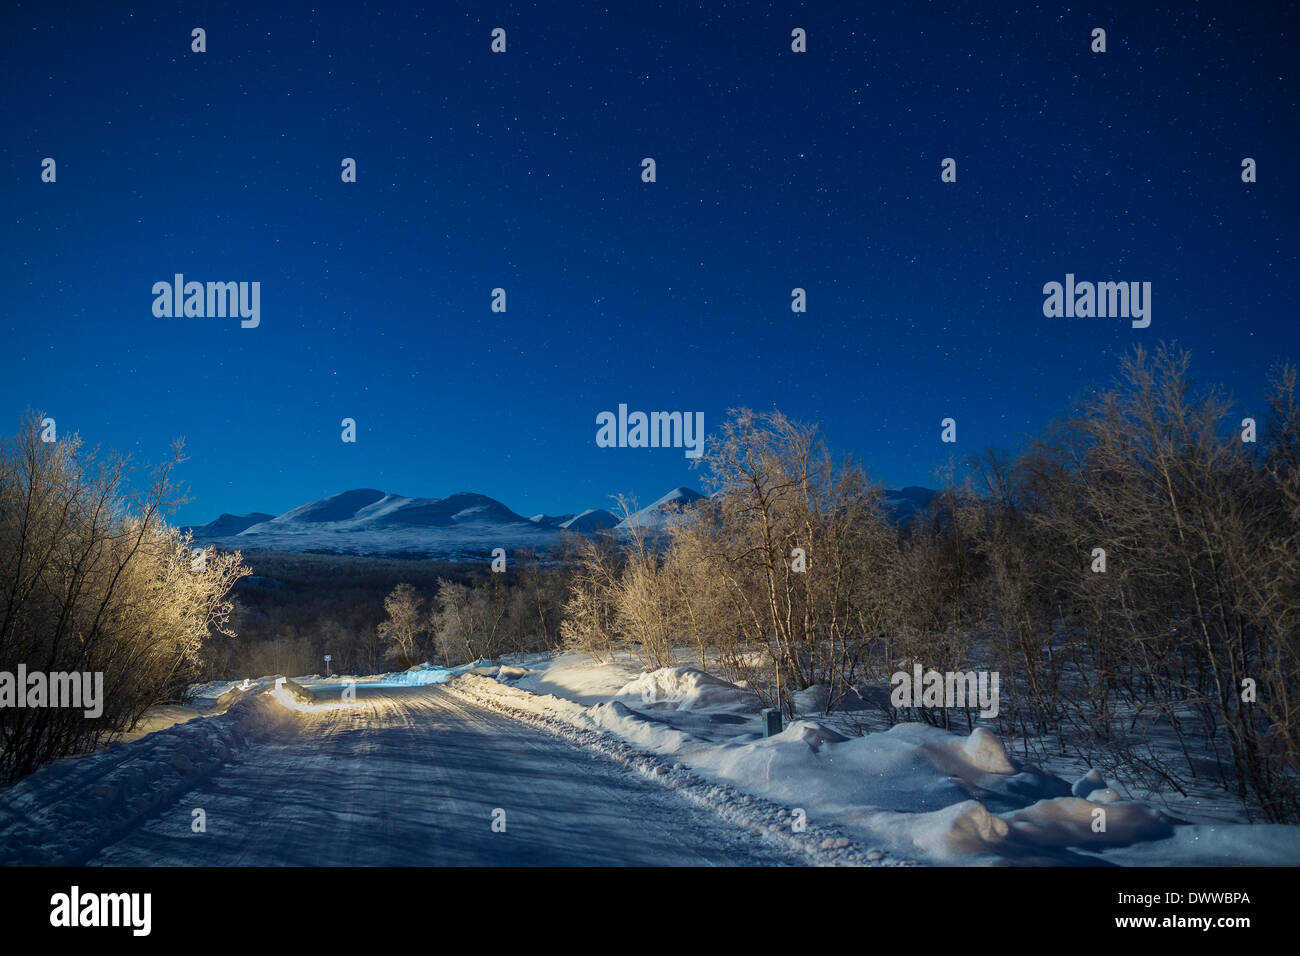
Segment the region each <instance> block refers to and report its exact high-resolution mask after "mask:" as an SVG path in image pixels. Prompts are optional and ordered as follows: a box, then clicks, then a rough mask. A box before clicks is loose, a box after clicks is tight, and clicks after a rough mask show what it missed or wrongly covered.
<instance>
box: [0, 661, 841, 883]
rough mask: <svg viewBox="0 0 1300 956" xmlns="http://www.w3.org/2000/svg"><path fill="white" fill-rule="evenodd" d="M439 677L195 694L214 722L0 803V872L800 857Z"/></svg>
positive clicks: (54, 772) (423, 674)
mask: <svg viewBox="0 0 1300 956" xmlns="http://www.w3.org/2000/svg"><path fill="white" fill-rule="evenodd" d="M450 676H454V674H451V673H449V672H447V671H441V670H440V669H437V668H429V667H424V668H420V669H418V670H416V671H414V672H407V673H402V674H394V675H384V676H381V677H378V678H366V679H363V680H361V681H358V682H357V686H356V695H355V700H348V699H346V697H345V695H344V690H345V683H344V682H343V681H341V680H340V679H338V678H300V679H298V680H296V681H290V682H286V683H285V684H284V685H283V686H280V687H277V686H276V681H275V679H274V678H264V679H259V680H257V681H251V682H249V685H248V687H247V688H245V687H243V683H242V682H230V683H219V684H212V685H206V686H204V687H202V688H196V690H198V691H199V692H200V693H199V694H198V698H197V699H199V700H201V702H202V703H204V704H206V705H207V709H206V710H205V711H204V713H205V714H207V716H202V717H197V718H194V719H191V720H189V721H187V722H184V723H177V724H173V725H172V726H169V727H166V728H165V729H161V730H157V731H155V732H153V733H149V734H147V735H145V736H143V737H140V738H139V739H136V740H133V741H131V742H129V743H125V744H121V745H117V746H113V747H110V748H108V749H106V750H103V751H100V752H97V753H94V754H91V755H88V756H84V757H79V758H70V759H67V760H63V761H59V762H58V763H55V764H52V765H50V766H48V767H45V768H43V769H41V770H40V771H38V772H37V773H35V774H33V775H31V776H30V777H28V778H26V779H24V780H22V781H20V782H19V783H18V784H16V785H15V786H13V787H10V788H8V789H7V790H4V791H0V864H5V865H13V864H44V865H60V864H61V865H83V864H85V865H188V864H194V865H231V864H235V865H278V864H288V865H329V866H351V865H427V864H454V865H477V864H491V865H520V864H523V865H532V864H548V865H655V864H668V865H788V864H791V863H802V862H805V861H806V860H807V859H808V858H809V857H808V856H807V854H805V853H803V852H801V843H802V842H806V841H791V840H789V839H783V838H779V837H774V838H773V837H767V835H766V834H764V833H757V832H756V831H754V830H752V829H750V828H747V827H745V826H743V825H739V824H738V823H737V822H734V821H728V820H725V819H722V818H720V817H719V816H718V815H717V814H715V813H714V812H712V809H711V808H710V807H708V806H701V805H700V804H698V803H693V802H691V801H689V800H683V799H682V798H681V797H680V796H678V795H677V794H675V793H673V792H672V791H671V790H670V789H668V788H665V787H663V786H661V785H660V784H659V783H658V782H656V781H654V780H652V779H650V778H649V775H647V774H644V773H638V772H636V771H635V768H632V767H629V766H627V765H625V764H624V763H621V762H619V761H616V760H610V759H609V758H607V757H606V756H604V755H601V754H599V753H597V752H594V751H592V750H589V749H587V748H583V747H580V746H575V745H574V744H573V743H572V742H570V741H567V740H564V739H561V738H558V737H556V736H555V735H554V734H551V733H549V732H547V731H545V730H541V729H538V728H535V727H532V726H529V725H528V724H525V723H521V722H519V721H518V720H516V719H514V718H512V717H507V716H502V715H501V714H498V713H495V712H493V711H492V710H488V709H484V708H481V707H477V706H475V705H473V704H471V703H468V702H466V701H464V700H463V699H462V698H460V697H458V696H455V695H452V694H450V693H449V692H448V691H447V690H446V687H445V686H444V685H442V684H440V683H439V681H440V680H442V679H445V678H447V677H450ZM196 811H202V820H203V824H204V830H203V832H196V830H195V829H194V827H195V821H196V820H198V819H199V816H198V815H197V814H196ZM498 821H499V826H500V825H501V824H503V826H500V828H494V823H498ZM817 852H818V850H817V848H816V847H814V848H813V854H814V856H815V855H816V853H817Z"/></svg>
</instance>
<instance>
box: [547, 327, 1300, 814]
mask: <svg viewBox="0 0 1300 956" xmlns="http://www.w3.org/2000/svg"><path fill="white" fill-rule="evenodd" d="M1295 384H1296V376H1295V372H1294V370H1293V369H1284V370H1283V371H1282V372H1280V373H1279V374H1278V377H1277V378H1276V380H1275V381H1274V382H1273V383H1272V389H1271V393H1270V397H1269V399H1268V407H1267V414H1261V415H1260V416H1259V421H1258V422H1257V423H1254V424H1252V423H1251V422H1248V421H1245V420H1244V419H1242V418H1238V417H1236V416H1233V415H1231V405H1230V403H1229V401H1228V400H1227V399H1226V398H1225V396H1224V395H1223V393H1222V391H1221V390H1220V389H1218V388H1207V389H1203V390H1199V391H1198V390H1195V389H1193V387H1192V385H1191V382H1190V380H1189V376H1188V355H1187V353H1186V352H1183V351H1179V350H1177V349H1172V348H1170V349H1166V348H1161V349H1160V350H1159V351H1157V352H1156V353H1155V354H1154V355H1152V354H1149V353H1147V352H1145V351H1143V350H1140V349H1139V350H1137V351H1136V352H1135V353H1133V354H1132V355H1130V356H1129V357H1128V358H1127V359H1126V360H1125V361H1124V362H1123V364H1122V369H1121V374H1120V376H1119V379H1118V380H1117V382H1116V383H1115V384H1114V385H1113V386H1112V387H1110V388H1108V389H1106V390H1104V391H1102V392H1100V393H1099V394H1095V395H1093V396H1092V397H1089V398H1087V399H1086V400H1082V401H1080V402H1079V403H1078V404H1077V406H1076V407H1074V408H1073V409H1072V410H1071V412H1070V413H1069V414H1068V415H1067V416H1066V418H1065V419H1064V420H1063V421H1061V422H1060V423H1059V424H1058V425H1056V426H1054V427H1053V428H1051V430H1050V431H1049V433H1048V434H1046V435H1044V436H1043V437H1042V438H1041V439H1039V440H1037V441H1034V442H1033V443H1032V444H1031V445H1030V446H1029V447H1028V448H1026V449H1024V450H1023V451H1022V452H1020V453H1019V454H1016V455H1011V454H1008V453H1005V452H1000V451H996V450H989V451H986V452H984V453H983V454H980V455H978V456H974V457H972V458H971V459H968V460H966V461H962V462H957V463H954V466H953V467H952V469H951V470H950V474H949V475H948V476H947V480H946V481H945V482H944V487H943V488H942V490H941V491H940V493H939V494H938V495H937V496H936V498H935V499H934V501H933V502H932V505H931V508H930V510H929V512H928V513H927V514H924V515H922V516H921V517H919V518H917V519H916V520H913V521H910V522H907V523H906V524H904V525H903V526H901V527H900V526H898V525H897V524H896V523H895V522H894V521H893V520H892V519H891V516H890V515H889V513H888V509H887V508H886V506H885V503H884V501H883V500H882V494H881V489H880V488H879V486H877V485H875V484H873V483H872V482H871V481H870V480H869V479H868V477H867V475H866V473H865V472H864V470H863V469H862V467H861V466H860V465H858V464H857V463H855V462H853V461H841V460H836V459H834V458H833V457H832V456H831V455H830V454H829V452H828V451H827V449H826V447H825V445H824V444H823V443H822V442H821V441H820V440H819V439H818V437H817V435H816V432H815V430H814V429H813V428H811V427H808V426H805V425H801V424H798V423H796V422H792V421H790V420H789V419H787V418H786V417H785V416H783V415H781V414H780V413H778V412H772V413H767V414H758V413H755V412H752V411H749V410H741V411H737V412H733V413H732V414H731V416H730V417H729V419H728V420H727V421H726V422H725V423H724V425H723V427H722V429H721V433H720V434H719V435H718V436H716V437H715V438H714V439H713V440H712V442H711V444H710V446H709V448H708V450H707V453H706V456H705V459H704V463H705V468H706V472H707V486H708V490H709V491H710V492H711V495H710V496H709V497H707V498H706V499H704V500H702V501H700V502H697V503H696V504H695V505H694V506H693V507H691V508H689V509H688V510H687V511H685V512H683V513H682V514H681V515H680V517H679V518H678V519H677V520H676V521H675V522H673V523H672V525H671V527H670V530H669V532H668V533H667V534H664V535H661V536H660V535H656V534H654V533H653V532H649V531H641V532H634V533H632V534H630V535H627V536H625V537H624V538H622V539H621V540H615V539H612V538H604V539H600V540H594V541H588V542H585V543H584V544H583V545H582V546H581V551H580V555H579V560H578V562H577V565H576V567H575V570H574V578H573V582H572V587H571V591H570V595H569V598H568V600H567V602H566V604H565V608H564V618H563V622H562V624H561V633H562V636H563V639H564V642H565V644H566V646H568V647H570V648H574V649H578V650H582V651H585V652H588V653H591V654H594V655H598V656H600V655H607V654H609V653H611V652H613V651H615V650H619V649H627V650H631V651H633V652H635V653H636V654H637V655H638V656H639V657H640V658H641V659H642V660H643V661H644V662H645V663H646V664H647V665H650V666H662V665H665V664H669V663H673V662H675V661H676V657H677V653H678V649H680V648H683V647H689V648H692V649H693V651H694V656H695V657H696V659H697V661H698V663H699V664H700V665H701V666H704V667H708V668H711V669H712V670H714V671H716V672H719V673H722V674H724V675H725V676H727V677H729V678H731V679H733V680H737V681H744V682H745V683H746V685H747V686H749V687H751V688H753V689H754V690H755V691H756V692H757V693H758V694H759V695H760V697H762V698H763V699H764V700H765V701H767V702H768V704H769V705H775V704H780V705H781V706H783V707H785V708H786V709H787V710H792V709H793V708H792V695H793V694H794V693H796V692H798V691H801V690H804V689H807V688H810V687H814V686H819V687H821V688H823V689H824V695H823V698H822V699H824V700H825V706H826V708H827V709H830V708H834V707H837V706H846V705H848V706H855V705H856V706H862V705H863V703H862V702H863V701H874V702H879V701H884V703H883V705H881V706H882V707H883V708H884V709H885V711H886V714H887V716H888V718H889V719H891V720H894V719H924V720H930V721H936V722H942V723H947V722H948V721H950V720H952V719H953V718H954V717H957V718H958V719H961V718H962V717H963V716H964V717H965V719H966V721H967V722H969V720H970V718H971V715H970V713H969V711H968V712H967V713H966V714H965V715H962V714H956V715H954V713H953V712H952V711H950V710H938V711H935V710H920V711H910V710H909V711H907V712H900V711H898V710H895V709H893V708H891V707H890V705H889V702H888V694H887V693H881V691H887V689H888V688H889V681H890V675H891V674H892V673H894V672H896V671H899V670H902V671H907V672H910V671H911V670H912V667H913V665H914V664H920V665H921V666H922V667H923V668H924V669H925V670H927V671H928V670H935V671H939V672H947V671H969V670H990V671H995V672H997V673H998V674H999V676H1000V691H1001V693H1000V698H1001V700H1000V714H999V716H998V718H997V721H998V725H999V729H1000V730H1001V731H1002V732H1003V733H1005V734H1007V735H1009V736H1014V737H1017V738H1019V739H1020V740H1022V741H1023V742H1024V746H1026V747H1030V746H1034V747H1038V748H1042V749H1048V748H1050V749H1053V750H1056V751H1059V752H1067V751H1068V752H1072V753H1076V754H1079V755H1081V756H1084V757H1086V758H1087V759H1089V760H1091V761H1093V762H1094V763H1096V764H1098V765H1100V766H1103V767H1107V768H1115V769H1117V770H1119V771H1121V772H1124V773H1126V774H1128V775H1129V776H1131V777H1133V776H1136V777H1137V778H1138V779H1139V780H1140V781H1141V782H1142V783H1146V784H1150V785H1151V786H1153V787H1156V786H1172V787H1174V788H1175V789H1178V790H1180V791H1187V790H1188V789H1189V788H1191V787H1193V786H1196V785H1198V784H1204V783H1206V782H1211V783H1213V784H1215V785H1219V786H1222V787H1225V788H1229V789H1231V790H1233V791H1235V792H1236V793H1237V794H1238V795H1239V796H1240V797H1241V799H1242V801H1243V803H1244V804H1245V805H1246V806H1247V807H1248V808H1249V809H1250V810H1251V812H1252V813H1257V814H1259V815H1261V816H1263V817H1264V818H1265V819H1268V820H1275V821H1291V822H1294V821H1297V820H1300V786H1298V780H1300V699H1298V698H1300V644H1298V641H1300V427H1298V426H1300V412H1298V411H1297V406H1296V400H1295ZM873 691H874V692H875V693H873ZM968 725H969V724H968Z"/></svg>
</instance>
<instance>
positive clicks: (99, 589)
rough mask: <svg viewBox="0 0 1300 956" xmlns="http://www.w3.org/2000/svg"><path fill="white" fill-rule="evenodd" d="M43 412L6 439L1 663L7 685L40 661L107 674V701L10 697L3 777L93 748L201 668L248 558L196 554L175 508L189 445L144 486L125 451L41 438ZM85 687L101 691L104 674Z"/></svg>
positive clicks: (2, 718)
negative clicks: (88, 710)
mask: <svg viewBox="0 0 1300 956" xmlns="http://www.w3.org/2000/svg"><path fill="white" fill-rule="evenodd" d="M43 433H44V429H43V427H42V417H41V416H40V415H34V414H33V415H29V416H28V418H27V419H26V421H25V422H24V425H23V428H22V430H21V431H20V432H19V434H18V435H17V436H15V437H13V438H9V439H6V440H4V441H3V443H2V444H0V672H3V674H4V677H3V678H2V679H4V680H6V682H12V683H8V689H9V690H11V691H14V692H15V693H16V694H22V695H24V699H25V700H26V694H27V691H28V690H29V689H34V688H35V687H37V686H38V685H35V684H33V685H30V687H24V686H19V685H18V681H17V678H18V674H19V671H20V668H22V669H23V670H24V671H25V672H26V673H27V674H28V675H29V676H30V675H31V674H32V673H33V672H36V673H39V674H42V675H51V674H70V673H80V674H91V675H94V674H102V675H103V685H102V687H103V695H102V699H101V700H100V701H99V703H100V704H101V705H102V712H101V713H100V714H98V715H97V716H91V717H88V716H86V715H85V713H84V710H85V708H82V707H78V706H58V707H55V706H49V704H50V701H49V700H48V699H47V700H45V701H40V703H41V704H42V706H18V705H17V704H18V702H17V700H16V698H15V699H14V700H6V701H5V706H3V707H0V782H5V783H11V782H13V781H14V780H17V779H18V778H20V777H22V776H25V775H26V774H29V773H31V772H32V771H33V770H35V769H36V768H37V767H39V766H41V765H42V764H45V763H48V762H50V761H52V760H56V759H58V758H60V757H63V756H67V755H69V754H76V753H84V752H87V751H89V750H92V749H94V748H95V747H96V746H97V745H98V744H99V743H100V742H101V741H102V740H104V739H105V738H107V737H109V736H111V735H112V734H114V733H117V732H119V731H123V730H127V729H129V728H130V727H131V726H132V725H133V724H134V722H135V721H136V720H137V719H138V718H139V717H140V716H141V715H142V714H143V713H144V712H145V711H146V710H147V709H148V708H149V707H151V706H153V705H154V704H157V703H160V702H163V701H166V700H173V699H175V698H176V697H177V696H178V695H179V694H180V693H181V691H182V690H183V688H184V687H185V686H187V684H188V683H189V682H190V681H192V680H193V679H194V678H195V676H196V674H197V673H198V672H199V665H200V654H201V650H202V648H203V646H204V643H205V642H206V641H207V639H208V638H209V636H210V635H211V634H213V633H220V632H222V631H225V630H227V621H228V617H229V614H230V611H231V603H230V601H229V600H228V598H227V594H228V592H229V591H230V589H231V586H232V585H233V584H234V582H235V581H236V580H238V579H239V578H240V577H241V576H242V575H244V574H246V573H247V569H246V568H244V567H243V566H242V564H241V563H240V558H239V555H238V554H209V555H207V556H206V560H201V561H200V563H199V564H197V565H196V564H195V556H194V555H193V554H192V553H191V549H190V544H189V541H188V539H187V538H186V537H185V536H183V535H182V534H181V533H180V532H178V531H177V530H176V529H175V528H172V527H169V526H168V525H167V524H166V523H165V521H164V516H165V515H166V514H167V513H168V512H169V511H170V510H171V508H173V507H174V506H175V505H177V504H178V503H179V501H180V498H179V495H178V494H177V491H176V488H175V487H174V486H173V484H172V480H171V476H172V472H173V471H174V469H175V467H176V465H177V464H178V463H179V462H180V461H181V460H182V456H181V450H180V446H179V445H176V446H175V447H174V448H173V453H172V456H171V459H170V460H169V461H168V462H167V463H166V464H164V465H162V466H160V467H158V468H156V469H154V470H153V472H152V474H151V476H150V477H149V478H148V480H147V481H146V482H145V483H144V484H145V487H144V488H143V489H142V490H141V489H139V488H136V487H135V486H134V485H133V483H132V480H131V476H132V472H133V467H132V465H131V463H130V461H129V460H128V459H126V458H121V457H101V456H99V455H97V454H96V453H95V452H93V451H89V450H87V449H84V448H83V447H82V446H81V443H80V441H79V440H78V439H77V438H76V437H75V436H73V437H69V438H60V439H58V440H57V441H43V440H42V437H43ZM87 684H88V686H86V687H85V688H84V689H83V693H93V687H94V681H93V680H92V681H90V682H87Z"/></svg>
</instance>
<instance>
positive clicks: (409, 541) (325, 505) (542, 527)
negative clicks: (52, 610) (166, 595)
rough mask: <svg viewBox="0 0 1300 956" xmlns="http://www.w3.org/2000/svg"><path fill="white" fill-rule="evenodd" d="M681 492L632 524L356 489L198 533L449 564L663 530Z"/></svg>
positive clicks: (916, 498)
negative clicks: (567, 539)
mask: <svg viewBox="0 0 1300 956" xmlns="http://www.w3.org/2000/svg"><path fill="white" fill-rule="evenodd" d="M933 494H934V493H933V492H931V491H928V490H927V489H924V488H904V489H902V490H901V491H886V492H885V496H886V503H887V505H888V506H889V507H890V509H891V510H892V511H893V512H894V514H895V515H896V516H897V517H898V518H899V519H901V520H906V519H907V518H910V517H912V516H913V515H914V514H915V513H916V512H917V511H919V510H921V509H923V508H924V507H925V504H927V503H928V501H929V498H930V497H932V496H933ZM703 497H704V496H703V495H701V494H700V493H699V492H698V491H694V490H692V489H690V488H674V489H673V490H672V491H670V492H668V494H666V495H664V496H663V497H662V498H660V499H658V500H657V501H655V502H653V503H651V504H649V505H647V506H646V507H644V508H642V509H641V510H640V511H637V512H636V513H635V514H633V515H631V516H630V517H629V518H627V519H626V520H624V521H619V519H618V518H617V517H615V516H614V515H613V514H611V513H610V512H608V511H606V510H604V509H602V508H588V509H587V510H586V511H581V512H577V513H575V514H565V515H545V514H539V515H533V516H532V517H531V518H525V517H523V516H522V515H519V514H516V513H515V512H514V511H512V510H510V508H508V507H506V506H505V505H504V504H502V503H501V502H500V501H497V500H496V499H495V498H490V497H488V496H487V495H481V494H476V493H474V492H469V491H462V492H458V493H457V494H454V495H449V496H448V497H446V498H409V497H407V496H405V495H395V494H389V493H387V492H384V491H380V490H378V489H376V488H354V489H352V490H351V491H343V492H340V493H339V494H336V495H330V496H329V497H328V498H322V499H320V500H319V501H309V502H307V503H306V504H302V505H299V506H298V507H296V508H290V509H289V510H288V511H286V512H284V513H283V514H280V515H275V516H272V515H269V514H263V513H260V512H253V513H251V514H246V515H231V514H223V515H221V516H220V517H219V518H217V519H216V520H214V521H210V522H208V523H207V524H204V525H197V526H195V527H193V528H191V529H190V530H191V531H192V532H193V534H194V540H195V541H196V542H197V543H199V544H204V545H207V544H213V545H218V546H220V547H225V548H232V549H233V548H238V549H241V550H244V551H252V550H266V551H314V552H325V553H335V554H364V555H394V556H401V557H412V558H414V557H422V558H436V559H441V560H448V561H455V560H487V559H488V557H489V556H490V555H491V553H492V550H493V549H494V548H504V549H505V550H506V551H507V552H510V551H515V550H519V549H522V548H532V549H535V550H537V551H545V550H548V549H550V548H553V547H554V546H555V545H556V544H558V543H559V541H560V538H561V536H562V535H565V534H588V535H589V534H597V533H599V532H602V531H606V530H610V529H614V530H617V531H625V530H628V529H629V528H633V527H637V528H650V529H662V528H663V527H665V525H666V524H667V523H668V522H669V521H670V520H671V519H672V516H673V515H674V514H677V513H680V511H681V510H682V509H683V508H685V507H688V506H689V505H690V504H691V503H692V502H695V501H698V500H699V499H701V498H703Z"/></svg>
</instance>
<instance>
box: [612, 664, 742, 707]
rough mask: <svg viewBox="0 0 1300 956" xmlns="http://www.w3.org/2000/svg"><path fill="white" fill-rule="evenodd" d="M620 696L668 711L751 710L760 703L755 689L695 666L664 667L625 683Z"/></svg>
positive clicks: (619, 693)
mask: <svg viewBox="0 0 1300 956" xmlns="http://www.w3.org/2000/svg"><path fill="white" fill-rule="evenodd" d="M617 696H618V697H632V698H636V699H637V700H639V701H640V702H641V703H642V704H647V705H658V706H659V707H660V708H661V709H665V710H713V711H741V712H746V713H749V712H752V711H755V710H757V709H758V707H759V706H760V704H759V700H758V697H757V696H756V695H755V694H754V692H753V691H750V690H746V689H745V688H743V687H737V686H736V685H735V684H733V683H731V682H730V681H725V680H723V679H722V678H720V677H714V676H713V675H712V674H707V673H705V672H704V671H702V670H700V669H699V668H696V667H661V668H659V670H657V671H651V672H650V673H648V674H642V675H641V676H640V677H638V678H636V680H634V681H632V682H630V683H628V684H626V685H624V686H623V688H622V689H621V690H619V692H618V694H617Z"/></svg>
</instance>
